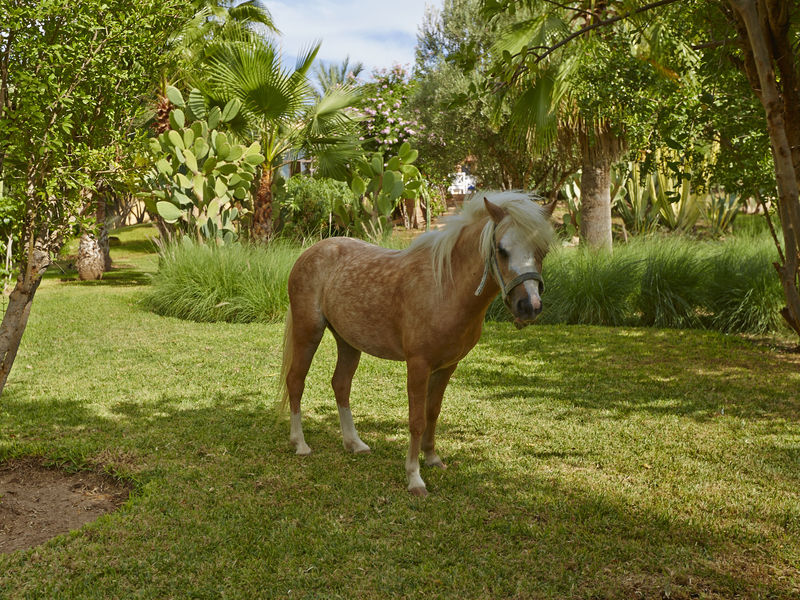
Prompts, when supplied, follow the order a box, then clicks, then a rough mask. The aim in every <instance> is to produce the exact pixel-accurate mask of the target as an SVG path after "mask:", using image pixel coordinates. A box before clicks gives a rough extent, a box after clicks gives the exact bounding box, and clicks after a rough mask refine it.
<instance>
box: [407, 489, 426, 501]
mask: <svg viewBox="0 0 800 600" xmlns="http://www.w3.org/2000/svg"><path fill="white" fill-rule="evenodd" d="M408 493H409V494H411V495H412V496H419V497H420V498H424V497H425V496H427V495H428V490H427V489H425V488H424V487H413V488H408Z"/></svg>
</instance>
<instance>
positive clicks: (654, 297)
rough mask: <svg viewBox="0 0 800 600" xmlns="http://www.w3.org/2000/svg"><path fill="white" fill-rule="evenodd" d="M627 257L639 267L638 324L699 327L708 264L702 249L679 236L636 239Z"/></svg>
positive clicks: (700, 246) (705, 289)
mask: <svg viewBox="0 0 800 600" xmlns="http://www.w3.org/2000/svg"><path fill="white" fill-rule="evenodd" d="M626 250H627V252H626V253H627V254H629V255H630V256H631V257H632V258H634V257H635V259H636V260H637V261H638V262H639V263H640V264H641V265H642V270H641V272H642V275H641V285H640V288H639V290H640V291H639V294H638V297H637V300H636V308H637V310H638V311H639V313H640V319H641V324H642V325H646V326H653V327H675V328H690V327H700V326H702V322H701V319H700V309H701V307H702V306H703V305H704V304H705V303H706V302H705V300H706V294H707V288H706V285H705V282H706V279H707V273H708V270H709V263H708V261H707V260H706V257H705V255H704V254H705V253H704V246H703V245H701V244H698V242H695V241H692V240H688V239H686V238H681V237H658V238H650V239H644V240H637V241H635V242H633V243H631V244H629V245H628V246H627V248H626Z"/></svg>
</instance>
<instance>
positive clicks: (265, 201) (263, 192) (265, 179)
mask: <svg viewBox="0 0 800 600" xmlns="http://www.w3.org/2000/svg"><path fill="white" fill-rule="evenodd" d="M272 175H273V173H272V170H271V169H269V168H268V167H264V171H263V173H262V174H261V179H260V180H259V183H258V191H257V192H256V196H255V198H254V199H253V228H252V238H253V239H254V240H258V241H261V242H266V241H267V240H269V238H270V237H272Z"/></svg>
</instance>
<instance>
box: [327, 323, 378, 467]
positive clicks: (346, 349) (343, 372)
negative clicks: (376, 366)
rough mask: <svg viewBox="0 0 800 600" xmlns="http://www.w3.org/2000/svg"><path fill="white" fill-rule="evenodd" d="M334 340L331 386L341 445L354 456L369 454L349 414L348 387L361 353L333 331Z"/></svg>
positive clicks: (367, 447)
mask: <svg viewBox="0 0 800 600" xmlns="http://www.w3.org/2000/svg"><path fill="white" fill-rule="evenodd" d="M331 331H332V332H333V335H334V337H335V338H336V348H337V350H338V358H337V359H336V369H335V370H334V372H333V379H332V380H331V386H332V387H333V394H334V396H335V397H336V406H337V407H338V409H339V423H340V424H341V426H342V443H343V444H344V448H345V450H350V451H351V452H354V453H356V454H361V453H366V452H369V451H370V450H369V446H367V445H366V444H365V443H364V442H362V441H361V438H360V437H358V432H357V431H356V426H355V424H354V423H353V413H352V412H350V387H351V385H352V382H353V375H354V374H355V372H356V369H357V368H358V361H359V360H360V359H361V352H360V351H359V350H356V349H355V348H353V346H351V345H350V344H348V343H347V342H345V341H344V340H343V339H342V338H341V336H339V334H337V333H336V332H335V331H333V329H331Z"/></svg>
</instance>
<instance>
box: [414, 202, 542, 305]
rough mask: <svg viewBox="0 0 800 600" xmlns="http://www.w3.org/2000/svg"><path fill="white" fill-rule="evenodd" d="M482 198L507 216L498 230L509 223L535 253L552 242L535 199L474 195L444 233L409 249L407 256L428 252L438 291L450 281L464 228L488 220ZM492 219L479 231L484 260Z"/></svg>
mask: <svg viewBox="0 0 800 600" xmlns="http://www.w3.org/2000/svg"><path fill="white" fill-rule="evenodd" d="M484 198H488V199H489V201H490V202H492V203H493V204H496V205H497V206H499V207H501V208H502V209H504V210H505V211H506V212H507V213H508V216H507V217H506V218H505V219H503V221H502V222H501V223H500V225H499V226H498V227H502V226H505V225H506V223H508V224H509V225H511V226H514V227H517V228H518V230H519V231H520V233H521V234H522V235H523V236H524V238H525V239H526V240H527V241H528V242H529V243H530V244H531V245H532V246H533V247H534V248H536V249H537V250H539V251H541V252H543V253H544V252H546V251H547V249H548V248H549V247H550V244H551V243H552V241H553V236H554V234H553V228H552V226H551V225H550V221H549V217H548V214H547V213H546V212H545V210H544V208H542V206H541V205H540V204H538V203H537V202H536V201H535V200H534V198H535V196H533V195H531V194H527V193H525V192H519V191H508V192H476V193H475V194H473V195H472V196H471V197H470V199H469V200H467V201H465V202H464V205H463V207H462V208H461V211H460V212H458V213H457V214H455V215H453V216H451V217H447V218H446V220H445V226H444V228H443V229H439V230H437V231H429V232H427V233H424V234H422V235H421V236H419V237H418V238H417V239H416V240H414V241H413V242H412V244H411V245H410V246H409V248H408V249H409V252H415V251H418V250H423V249H425V250H428V251H429V252H430V255H431V263H432V266H433V277H434V281H435V283H436V287H437V288H438V289H440V290H441V289H442V288H443V286H444V284H445V282H446V281H451V280H452V277H453V269H452V262H451V259H452V255H453V248H455V245H456V242H457V241H458V236H459V235H460V234H461V232H462V231H463V230H464V228H465V227H467V226H469V225H472V224H473V223H478V222H480V221H481V220H483V219H486V218H487V217H488V216H489V213H488V212H487V210H486V205H485V204H484V202H483V199H484ZM491 223H492V221H491V219H488V220H487V222H486V225H484V227H483V230H482V231H481V238H480V243H479V250H480V253H481V256H482V257H483V258H484V260H485V259H486V258H487V257H488V256H489V253H490V252H491V246H492V235H491V231H492V228H491Z"/></svg>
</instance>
